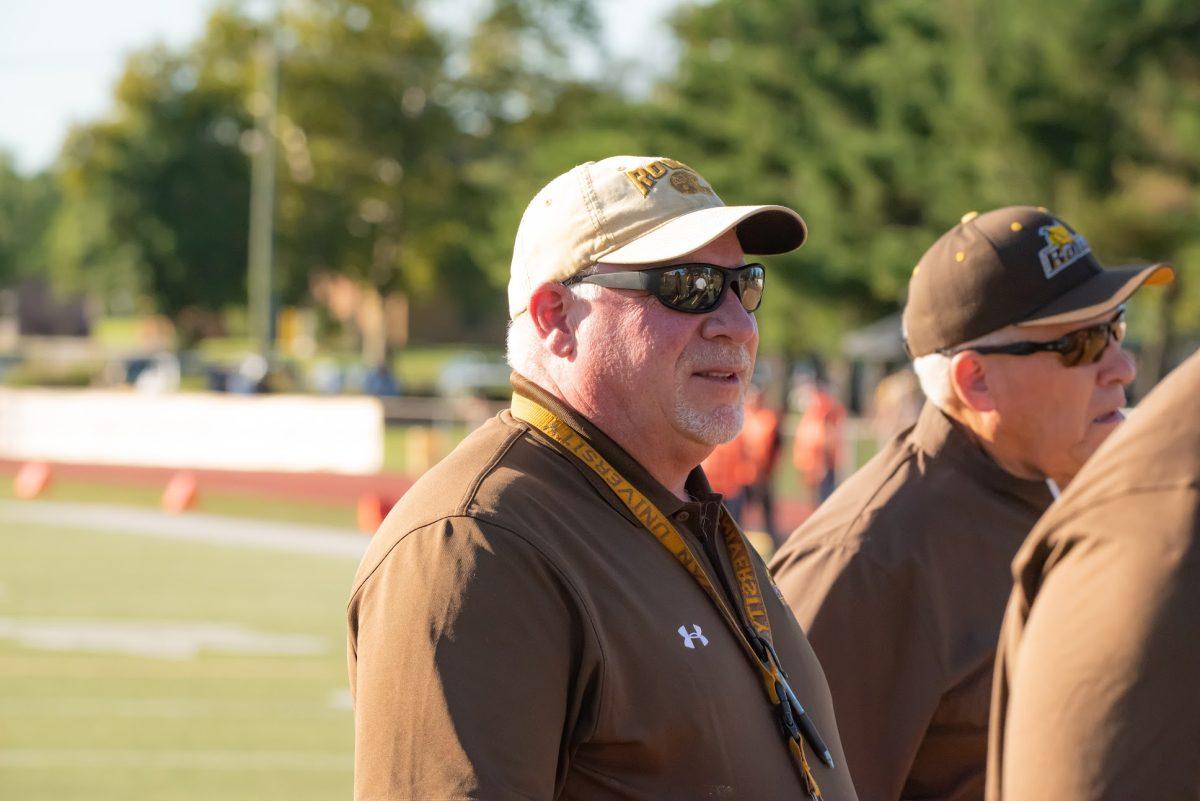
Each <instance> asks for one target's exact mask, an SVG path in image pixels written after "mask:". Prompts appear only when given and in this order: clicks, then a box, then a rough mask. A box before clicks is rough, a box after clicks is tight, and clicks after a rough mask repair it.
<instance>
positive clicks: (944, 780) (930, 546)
mask: <svg viewBox="0 0 1200 801" xmlns="http://www.w3.org/2000/svg"><path fill="white" fill-rule="evenodd" d="M1050 501H1051V495H1050V491H1049V489H1048V487H1047V486H1046V484H1045V483H1044V482H1041V481H1026V480H1023V479H1019V478H1016V477H1015V476H1013V475H1011V474H1009V473H1007V472H1005V471H1004V470H1002V469H1001V468H1000V467H999V466H997V465H996V463H995V462H993V461H992V460H991V459H990V458H989V457H988V456H987V455H986V454H985V453H984V452H983V451H982V450H981V449H980V448H979V447H978V446H977V445H976V444H975V443H974V442H973V441H972V440H971V439H970V438H969V436H968V435H967V433H966V432H965V430H964V429H962V428H961V427H960V426H958V425H957V424H956V423H954V422H952V421H951V420H950V419H949V418H948V417H946V416H945V415H944V414H943V413H942V412H940V411H939V410H938V409H937V408H935V407H934V406H932V405H928V404H927V405H926V406H925V408H924V409H923V410H922V412H921V416H920V418H919V420H918V421H917V423H916V425H915V426H913V427H912V428H910V429H908V430H906V431H904V432H902V433H901V434H900V435H899V436H897V437H896V438H895V439H893V440H892V441H891V442H890V443H889V444H888V445H887V446H885V448H884V449H883V451H881V452H880V453H879V454H877V455H876V456H875V458H873V459H872V460H871V461H870V462H868V463H867V464H866V465H865V466H864V467H863V468H862V469H861V470H859V471H858V472H857V473H856V474H854V475H853V476H852V477H851V478H850V479H849V480H847V481H846V483H845V484H843V485H842V486H841V487H840V488H839V489H838V490H837V492H835V493H834V494H833V496H832V497H830V498H829V500H828V501H826V502H825V503H824V504H823V505H822V506H821V507H820V508H818V509H817V511H816V512H815V513H814V514H813V516H812V517H811V518H809V520H808V521H806V522H805V523H804V525H802V526H801V527H800V528H799V529H798V530H797V531H796V532H795V533H794V534H793V535H792V537H791V539H790V540H788V542H787V543H785V544H784V546H783V547H782V548H781V549H780V551H779V553H778V554H777V555H776V557H775V559H774V561H773V562H772V563H771V571H772V573H773V574H774V576H775V580H776V581H777V582H778V584H779V587H780V589H782V590H783V594H784V597H785V598H786V599H787V601H788V603H789V604H790V605H791V607H792V610H793V611H794V612H795V613H796V617H797V619H798V620H799V621H800V625H801V626H802V627H803V628H804V630H805V632H806V633H807V635H808V638H809V641H810V642H811V643H812V646H813V650H815V651H816V653H817V657H818V658H819V659H820V660H821V664H822V665H823V666H824V668H825V672H826V675H827V676H828V677H829V688H830V691H831V692H832V693H833V701H834V708H835V709H836V710H837V716H838V726H839V728H840V730H841V733H842V743H843V745H844V746H845V748H846V754H847V756H848V758H849V760H850V764H851V766H852V768H853V775H854V784H855V786H856V787H857V789H858V795H859V797H860V798H862V799H864V801H865V799H870V800H871V801H894V800H895V799H898V798H906V799H907V798H914V799H915V798H921V799H955V801H959V800H960V799H961V800H962V801H966V800H967V799H972V800H974V801H978V799H982V798H983V786H984V772H985V767H986V760H987V756H986V754H987V718H988V706H989V701H990V692H991V679H992V656H993V653H994V650H995V643H996V636H997V634H998V632H999V630H1000V620H1001V617H1002V616H1003V614H1004V603H1005V600H1006V599H1007V598H1008V594H1009V592H1010V591H1011V589H1012V578H1011V576H1010V574H1009V564H1010V562H1011V561H1012V557H1013V555H1014V554H1015V553H1016V551H1017V548H1018V547H1020V544H1021V541H1022V540H1023V539H1024V538H1025V535H1026V534H1028V532H1029V530H1030V529H1031V528H1033V525H1034V523H1036V522H1037V519H1038V516H1039V515H1041V513H1042V512H1043V511H1044V510H1045V509H1046V507H1047V506H1049V505H1050Z"/></svg>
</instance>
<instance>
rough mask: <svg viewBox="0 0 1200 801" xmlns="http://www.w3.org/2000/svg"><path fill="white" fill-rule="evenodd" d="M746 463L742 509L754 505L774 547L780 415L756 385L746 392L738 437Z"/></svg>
mask: <svg viewBox="0 0 1200 801" xmlns="http://www.w3.org/2000/svg"><path fill="white" fill-rule="evenodd" d="M740 438H741V439H742V440H743V443H744V449H745V460H746V464H747V468H748V469H747V483H746V488H745V490H744V496H745V503H744V507H743V508H744V511H749V510H750V509H751V508H757V509H758V511H759V514H760V515H761V523H762V528H763V531H764V532H765V533H766V534H767V536H768V537H770V538H771V542H772V543H774V544H775V546H776V547H778V546H779V545H780V544H781V540H780V539H779V530H778V527H777V526H776V523H775V487H774V483H775V470H776V468H777V467H778V466H779V456H780V453H781V452H782V450H783V438H782V418H781V416H780V414H779V411H778V410H776V409H774V408H773V407H771V406H770V405H769V404H768V403H767V401H766V393H765V392H764V391H763V388H762V387H761V386H759V385H755V386H753V387H751V388H750V392H749V393H747V395H746V417H745V421H744V422H743V423H742V433H741V437H740Z"/></svg>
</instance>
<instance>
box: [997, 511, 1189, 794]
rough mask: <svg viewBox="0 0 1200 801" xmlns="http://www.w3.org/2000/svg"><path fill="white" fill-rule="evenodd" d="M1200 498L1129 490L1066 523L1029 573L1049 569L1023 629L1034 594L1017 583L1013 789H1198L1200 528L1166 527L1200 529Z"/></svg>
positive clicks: (1010, 747)
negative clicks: (1198, 534)
mask: <svg viewBox="0 0 1200 801" xmlns="http://www.w3.org/2000/svg"><path fill="white" fill-rule="evenodd" d="M1196 497H1197V490H1195V489H1193V490H1191V491H1190V496H1189V494H1188V493H1183V492H1179V491H1171V492H1164V493H1147V494H1145V495H1144V496H1143V497H1142V498H1141V499H1140V502H1139V503H1131V502H1130V501H1129V500H1128V499H1126V498H1122V499H1120V502H1119V503H1118V502H1115V501H1114V502H1111V503H1109V504H1105V505H1101V506H1098V507H1095V508H1093V509H1091V510H1089V511H1087V512H1085V513H1084V514H1082V515H1080V516H1079V517H1078V518H1077V519H1076V520H1074V521H1072V522H1071V523H1070V524H1068V525H1067V526H1065V527H1064V531H1062V532H1058V533H1057V534H1056V540H1055V541H1054V542H1053V543H1051V544H1048V545H1046V546H1045V547H1044V548H1043V549H1042V551H1043V553H1042V554H1041V556H1043V557H1044V562H1045V566H1043V564H1042V563H1040V562H1039V563H1035V564H1032V565H1031V566H1030V569H1029V571H1028V575H1026V576H1024V577H1023V578H1024V579H1025V580H1027V581H1030V580H1032V581H1035V582H1036V581H1039V580H1042V579H1043V576H1044V583H1042V584H1041V586H1040V587H1037V588H1036V590H1035V591H1036V598H1034V600H1033V603H1032V606H1031V607H1026V608H1027V609H1028V619H1027V620H1025V621H1024V629H1023V631H1021V630H1020V624H1021V619H1020V616H1021V612H1022V604H1021V596H1022V594H1023V593H1024V595H1025V598H1026V599H1027V598H1029V597H1031V596H1032V595H1033V594H1034V593H1033V592H1031V591H1028V590H1026V588H1025V587H1024V586H1023V585H1022V584H1021V583H1019V584H1018V587H1017V589H1016V591H1015V593H1014V601H1013V603H1011V604H1010V606H1009V612H1008V617H1007V618H1006V619H1005V623H1004V631H1005V634H1006V635H1010V636H1008V637H1006V638H1005V642H1004V646H1002V647H1005V646H1013V644H1014V643H1015V646H1013V647H1012V648H1006V652H1005V660H1004V662H1002V663H1001V664H1002V665H1003V666H1004V668H1005V669H1006V672H1007V677H1006V678H1007V680H1008V686H1007V714H1006V715H1005V716H1004V719H1003V723H1004V725H1003V727H1002V728H999V727H998V728H997V729H996V730H995V731H998V732H1002V734H1000V736H1001V737H1002V738H1003V749H1002V759H999V760H995V759H994V760H993V764H992V766H991V767H992V769H993V772H994V771H995V770H996V769H997V768H998V769H999V770H1000V771H1002V776H1001V777H999V778H1001V779H1002V785H1003V798H1004V799H1006V800H1007V799H1014V801H1017V800H1018V799H1019V801H1051V799H1054V801H1058V799H1073V800H1075V801H1118V799H1136V798H1146V799H1149V798H1156V799H1158V798H1160V799H1168V798H1170V799H1176V798H1178V799H1183V798H1196V797H1197V792H1198V791H1200V761H1198V760H1197V759H1196V749H1197V747H1200V683H1198V682H1200V679H1198V677H1200V646H1197V644H1196V642H1197V636H1196V635H1197V628H1198V623H1197V620H1198V615H1200V553H1198V551H1197V547H1196V545H1195V542H1196V538H1194V537H1193V538H1192V539H1191V540H1190V541H1187V540H1186V538H1184V537H1180V536H1173V537H1168V536H1160V535H1161V534H1162V533H1163V532H1185V533H1186V532H1191V531H1195V530H1197V528H1196V527H1197V526H1200V517H1197V515H1196V509H1197V508H1200V502H1197V500H1196ZM1147 509H1154V510H1156V514H1155V516H1154V517H1153V518H1152V519H1150V518H1147V516H1146V510H1147ZM1093 531H1104V532H1106V533H1107V532H1113V531H1115V532H1117V536H1103V537H1091V536H1088V534H1089V533H1090V532H1093ZM1064 543H1065V544H1066V545H1064ZM1068 545H1069V546H1070V547H1067V546H1068ZM1013 633H1019V641H1018V640H1016V639H1014V638H1013V637H1012V636H1011V635H1012V634H1013ZM1004 679H1005V677H1002V676H997V680H998V682H1000V681H1004ZM1000 711H1001V710H993V715H994V716H997V715H999V714H1000ZM996 745H997V742H996V739H993V751H995V750H996ZM998 762H999V763H1000V764H997V763H998ZM993 778H994V777H989V779H990V781H989V784H990V787H989V791H990V792H989V798H992V799H996V798H999V797H1000V793H999V791H998V790H999V788H998V786H997V784H996V782H994V781H991V779H993Z"/></svg>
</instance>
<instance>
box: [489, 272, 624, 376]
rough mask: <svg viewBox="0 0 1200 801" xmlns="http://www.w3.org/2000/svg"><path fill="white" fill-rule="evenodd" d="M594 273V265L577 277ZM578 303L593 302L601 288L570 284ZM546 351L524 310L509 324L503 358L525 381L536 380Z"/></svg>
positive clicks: (593, 285) (527, 312)
mask: <svg viewBox="0 0 1200 801" xmlns="http://www.w3.org/2000/svg"><path fill="white" fill-rule="evenodd" d="M595 272H596V265H594V264H593V265H591V266H590V267H587V268H585V269H583V270H580V271H579V275H591V274H593V273H595ZM567 288H568V289H569V290H570V291H571V294H572V295H574V296H575V298H576V299H578V300H583V301H588V300H595V299H596V298H597V297H598V296H599V295H600V292H601V291H602V290H603V287H600V286H596V285H595V284H571V285H570V286H569V287H567ZM545 355H546V349H545V347H543V345H542V341H541V339H540V338H539V337H538V335H537V329H536V328H534V326H533V315H531V314H530V313H529V309H528V308H526V309H525V310H524V311H523V312H521V313H520V314H518V315H517V316H516V318H515V319H512V320H509V322H508V335H507V336H506V338H505V353H504V358H505V360H506V361H507V362H508V366H509V367H511V368H512V369H513V370H515V371H516V372H518V373H520V374H521V375H523V376H525V377H526V378H531V379H536V378H537V377H538V375H539V374H540V372H541V369H542V364H543V361H544V359H545Z"/></svg>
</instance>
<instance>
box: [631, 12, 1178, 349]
mask: <svg viewBox="0 0 1200 801" xmlns="http://www.w3.org/2000/svg"><path fill="white" fill-rule="evenodd" d="M1198 19H1200V9H1198V8H1197V7H1196V6H1195V4H1194V3H1187V2H1183V1H1182V0H1166V1H1165V2H1162V3H1155V4H1150V5H1143V6H1139V7H1137V8H1136V9H1134V8H1133V7H1131V6H1129V5H1128V4H1127V3H1123V2H1120V0H1072V2H1069V3H1067V4H1058V5H1055V6H1054V7H1053V8H1049V7H1047V6H1046V5H1045V3H1042V2H1039V1H1038V0H1004V2H1000V3H992V2H987V3H984V2H982V1H981V0H956V2H953V3H949V4H947V3H941V2H933V0H895V1H889V2H882V0H874V1H871V2H857V1H856V2H849V0H809V2H805V3H802V4H779V3H775V2H771V0H737V1H736V2H734V0H718V2H715V3H712V4H709V5H703V6H691V7H685V8H683V9H682V10H681V11H680V12H679V14H678V15H677V17H676V21H675V29H676V32H677V34H678V36H679V37H680V41H681V46H682V58H681V63H680V67H679V71H678V75H677V76H675V77H674V78H672V79H671V80H669V81H667V82H666V83H665V84H664V85H663V86H662V87H661V89H660V92H659V94H658V95H657V96H656V97H655V98H653V99H652V102H651V104H650V105H651V106H652V107H653V108H655V109H658V110H659V111H660V112H661V117H660V119H661V126H662V127H661V128H660V130H661V132H662V135H663V136H664V139H663V140H662V141H663V142H664V144H663V146H662V148H661V149H663V150H667V149H670V150H672V151H673V152H676V153H679V154H680V155H679V156H678V158H681V159H683V160H685V161H688V160H694V161H695V162H696V164H697V165H698V166H699V167H701V168H702V169H703V171H704V173H705V175H706V176H708V177H709V178H710V179H711V180H712V181H713V182H714V183H715V184H716V185H717V186H719V187H720V188H721V190H722V192H723V193H725V196H726V199H727V201H733V202H737V201H742V202H744V201H748V200H755V201H757V200H759V199H760V198H761V199H767V200H775V201H778V202H784V203H789V204H791V205H793V206H795V207H796V208H798V209H799V210H800V211H801V213H802V214H804V216H805V217H806V219H807V220H808V222H809V223H810V226H811V239H810V242H809V243H808V244H807V245H806V246H805V247H804V248H803V249H802V250H801V251H799V252H798V253H797V254H796V255H795V256H793V257H788V258H783V259H778V260H777V261H778V263H779V264H780V266H788V267H794V268H795V269H785V270H779V271H777V273H776V275H777V276H778V277H779V278H781V279H783V281H775V282H774V286H775V287H776V288H783V286H782V285H784V284H786V288H787V290H788V291H786V292H778V291H776V292H774V293H769V299H768V300H767V301H766V302H765V303H764V308H763V312H762V313H761V315H760V316H761V318H762V322H763V327H764V339H765V341H766V342H767V344H768V347H770V346H775V347H788V348H806V349H818V350H825V351H827V352H828V351H832V350H834V349H835V348H836V346H837V343H838V341H839V340H840V338H841V335H842V334H843V333H844V331H845V330H846V329H847V328H848V327H850V326H853V325H855V324H857V323H861V322H864V321H866V320H867V319H870V318H873V317H876V316H879V315H880V314H882V313H884V312H886V311H888V310H892V309H896V308H898V306H899V305H900V304H901V303H902V302H903V296H904V292H905V286H906V283H907V278H908V275H909V272H910V271H911V268H912V265H913V264H915V262H916V260H917V259H918V258H919V256H920V255H921V253H922V252H923V251H924V250H925V248H926V247H928V245H929V244H930V243H932V241H933V240H934V239H935V238H936V237H937V236H938V235H940V234H941V233H942V232H943V231H945V230H946V229H947V228H949V227H950V226H951V225H952V224H953V223H954V222H956V221H957V220H958V218H959V217H960V216H961V215H962V214H963V213H965V212H967V211H970V210H975V209H978V210H985V209H988V208H992V207H996V206H1001V205H1008V204H1013V203H1033V204H1035V205H1046V206H1049V207H1052V208H1054V209H1056V210H1057V211H1059V212H1060V213H1062V214H1063V215H1064V216H1066V217H1068V219H1070V220H1072V221H1073V222H1075V224H1076V225H1078V226H1079V227H1080V228H1082V229H1084V230H1085V231H1087V232H1089V233H1090V234H1091V235H1092V236H1093V238H1094V240H1095V242H1096V246H1097V250H1098V251H1099V252H1100V253H1101V254H1103V255H1104V256H1105V258H1107V259H1108V260H1109V261H1110V263H1115V262H1117V261H1118V260H1120V259H1122V258H1135V257H1138V256H1146V255H1157V256H1160V257H1174V256H1179V257H1181V258H1184V257H1188V256H1189V254H1194V255H1190V258H1191V260H1192V261H1193V262H1195V258H1196V256H1197V255H1200V254H1196V253H1195V248H1196V241H1197V240H1196V237H1197V236H1200V231H1198V229H1197V228H1196V226H1195V220H1196V211H1197V208H1196V202H1197V200H1196V198H1197V193H1196V188H1197V187H1196V181H1197V160H1196V151H1197V148H1198V147H1200V115H1198V114H1197V103H1198V102H1200V100H1198V98H1200V80H1198V78H1200V75H1198V69H1197V63H1198V59H1197V55H1196V49H1195V42H1197V41H1200V38H1198V36H1197V34H1198V29H1197V20H1198ZM651 116H654V115H650V114H647V115H645V117H651ZM771 295H773V296H771ZM1167 296H1168V297H1172V295H1171V294H1170V293H1168V295H1167ZM1185 308H1188V304H1186V303H1184V302H1183V301H1180V306H1179V309H1178V310H1177V311H1176V313H1175V315H1174V319H1175V320H1176V322H1183V320H1184V318H1185V317H1186V319H1187V320H1188V321H1190V322H1189V325H1190V326H1191V327H1192V328H1193V330H1195V329H1196V328H1197V327H1198V326H1200V314H1197V313H1196V312H1197V311H1200V309H1192V310H1189V311H1187V312H1186V313H1185V312H1184V309H1185Z"/></svg>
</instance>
